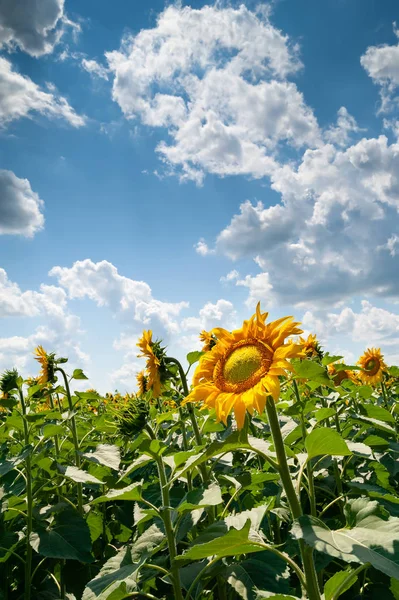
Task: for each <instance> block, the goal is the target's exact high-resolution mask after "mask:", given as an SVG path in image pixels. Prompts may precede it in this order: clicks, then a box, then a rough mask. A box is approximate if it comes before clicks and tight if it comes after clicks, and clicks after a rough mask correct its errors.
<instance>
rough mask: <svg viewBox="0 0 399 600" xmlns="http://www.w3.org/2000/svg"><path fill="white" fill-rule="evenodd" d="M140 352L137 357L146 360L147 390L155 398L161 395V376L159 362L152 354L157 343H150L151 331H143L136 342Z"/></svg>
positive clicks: (157, 345)
mask: <svg viewBox="0 0 399 600" xmlns="http://www.w3.org/2000/svg"><path fill="white" fill-rule="evenodd" d="M137 346H138V347H139V348H140V350H141V354H139V355H138V356H140V357H141V356H144V357H145V358H146V359H147V364H146V371H147V375H148V379H147V382H148V389H152V391H153V394H154V396H155V397H156V398H158V396H160V395H161V376H160V373H159V367H160V360H159V358H157V356H156V355H155V352H154V347H155V348H157V347H159V342H153V341H152V331H151V330H150V329H149V330H148V331H143V335H142V336H141V338H140V339H139V341H138V342H137Z"/></svg>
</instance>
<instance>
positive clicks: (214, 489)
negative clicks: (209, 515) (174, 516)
mask: <svg viewBox="0 0 399 600" xmlns="http://www.w3.org/2000/svg"><path fill="white" fill-rule="evenodd" d="M222 502H223V498H222V492H221V489H220V487H219V486H218V484H217V483H212V484H211V485H210V486H209V487H207V488H196V489H195V490H192V491H191V492H188V494H187V496H186V497H185V498H183V500H182V502H181V503H180V504H179V506H178V507H177V510H178V511H179V512H183V511H185V510H194V509H196V508H201V507H204V506H217V505H218V504H222Z"/></svg>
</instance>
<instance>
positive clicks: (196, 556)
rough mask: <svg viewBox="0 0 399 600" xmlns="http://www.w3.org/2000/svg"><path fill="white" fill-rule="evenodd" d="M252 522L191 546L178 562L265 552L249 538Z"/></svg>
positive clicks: (177, 558)
mask: <svg viewBox="0 0 399 600" xmlns="http://www.w3.org/2000/svg"><path fill="white" fill-rule="evenodd" d="M250 527H251V521H250V520H249V519H248V520H247V522H246V524H245V525H244V527H243V528H242V529H241V530H239V531H238V530H237V529H230V531H228V533H226V534H225V535H222V536H221V537H218V538H216V539H214V540H211V541H210V542H206V543H204V544H195V545H194V546H191V548H190V549H189V550H187V552H185V553H184V554H183V555H182V556H178V557H176V559H175V560H176V561H179V562H180V561H187V560H190V561H192V560H201V559H202V558H207V557H209V556H218V557H219V558H222V557H224V556H236V555H237V554H250V553H252V552H260V551H261V550H264V548H262V546H260V545H259V543H256V542H252V541H251V540H250V539H249V538H248V535H249V530H250Z"/></svg>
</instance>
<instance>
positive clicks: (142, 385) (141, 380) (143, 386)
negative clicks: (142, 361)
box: [136, 371, 148, 396]
mask: <svg viewBox="0 0 399 600" xmlns="http://www.w3.org/2000/svg"><path fill="white" fill-rule="evenodd" d="M147 379H148V378H147V376H146V374H145V373H144V371H140V373H137V375H136V381H137V385H138V388H139V389H138V395H139V396H142V395H143V394H145V393H146V391H147V383H148V382H147Z"/></svg>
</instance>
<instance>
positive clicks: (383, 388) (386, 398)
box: [381, 381, 389, 410]
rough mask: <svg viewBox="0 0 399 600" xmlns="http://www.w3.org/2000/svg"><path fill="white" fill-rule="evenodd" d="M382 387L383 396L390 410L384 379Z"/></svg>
mask: <svg viewBox="0 0 399 600" xmlns="http://www.w3.org/2000/svg"><path fill="white" fill-rule="evenodd" d="M381 389H382V395H383V398H384V404H385V408H386V409H387V410H389V404H388V396H387V388H386V387H385V383H384V382H383V381H381Z"/></svg>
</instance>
